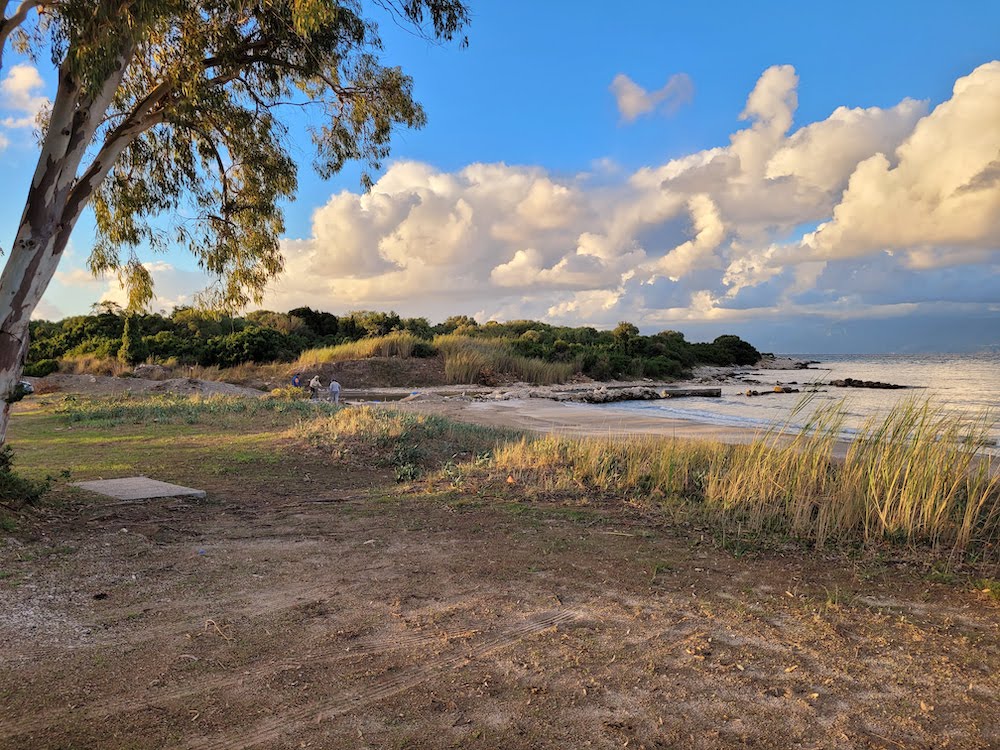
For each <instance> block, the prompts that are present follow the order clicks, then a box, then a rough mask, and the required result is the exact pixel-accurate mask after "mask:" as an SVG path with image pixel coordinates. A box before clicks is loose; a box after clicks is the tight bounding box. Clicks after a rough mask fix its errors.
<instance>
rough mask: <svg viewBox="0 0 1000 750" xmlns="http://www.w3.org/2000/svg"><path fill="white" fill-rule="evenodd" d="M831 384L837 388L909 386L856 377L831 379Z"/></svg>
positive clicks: (892, 387)
mask: <svg viewBox="0 0 1000 750" xmlns="http://www.w3.org/2000/svg"><path fill="white" fill-rule="evenodd" d="M830 385H833V386H836V387H837V388H886V389H894V388H908V387H909V386H905V385H896V384H895V383H881V382H879V381H877V380H855V379H854V378H844V379H843V380H831V381H830Z"/></svg>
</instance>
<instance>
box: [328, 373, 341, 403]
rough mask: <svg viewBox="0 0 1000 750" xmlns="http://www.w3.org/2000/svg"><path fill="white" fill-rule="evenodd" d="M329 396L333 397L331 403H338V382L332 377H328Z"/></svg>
mask: <svg viewBox="0 0 1000 750" xmlns="http://www.w3.org/2000/svg"><path fill="white" fill-rule="evenodd" d="M330 398H332V399H333V403H335V404H339V403H340V383H338V382H337V381H336V380H333V379H332V378H331V379H330Z"/></svg>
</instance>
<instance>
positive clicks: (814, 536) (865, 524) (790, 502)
mask: <svg viewBox="0 0 1000 750" xmlns="http://www.w3.org/2000/svg"><path fill="white" fill-rule="evenodd" d="M842 423H843V414H842V411H841V409H840V408H839V407H834V408H826V409H821V410H819V411H818V413H817V414H816V415H815V416H814V417H813V418H812V419H811V420H810V421H809V422H808V423H807V424H806V425H805V426H804V427H803V428H801V429H800V430H798V431H795V432H792V433H788V432H785V431H784V430H781V429H777V428H776V429H772V430H770V431H768V432H765V433H762V434H761V435H759V436H758V437H757V438H756V439H755V440H753V441H752V442H750V443H747V444H736V445H730V444H723V443H717V442H711V441H703V440H679V439H668V438H658V437H629V438H572V437H564V436H555V435H544V436H542V435H534V434H515V433H510V432H509V431H498V430H496V429H494V428H485V427H475V426H471V425H465V424H456V423H454V422H450V421H449V420H446V419H443V418H441V417H436V416H429V415H421V414H413V413H408V412H401V411H393V410H388V409H373V408H352V409H349V410H341V411H338V412H335V413H333V414H330V415H328V416H326V417H323V418H320V419H316V420H311V421H309V422H305V423H303V424H302V425H300V427H299V428H298V433H299V434H300V436H302V437H304V438H305V439H307V440H308V441H309V442H310V443H311V444H312V445H313V446H318V447H321V448H323V449H326V450H330V451H331V452H332V453H333V454H334V455H348V454H354V453H356V452H357V451H359V450H365V451H369V452H371V451H375V453H374V454H370V455H371V456H374V457H376V458H377V459H378V460H381V461H382V462H383V464H384V465H386V466H390V467H392V468H393V469H394V471H395V472H396V474H397V477H398V478H403V479H415V478H417V477H425V478H426V479H427V481H429V482H430V483H431V485H435V484H436V483H440V482H445V483H446V484H448V485H449V486H453V487H455V488H456V489H458V490H459V491H460V492H462V493H464V494H466V495H469V496H475V497H484V496H492V497H501V498H513V497H516V498H520V499H521V500H529V501H535V502H548V503H551V502H562V503H570V504H576V503H584V504H585V503H589V502H617V503H625V504H628V505H630V506H635V507H639V508H642V509H644V510H646V511H649V512H650V513H652V514H653V518H654V519H661V520H662V521H663V522H669V521H670V520H671V519H677V518H684V517H689V518H695V519H697V520H698V521H699V522H702V523H707V524H709V525H713V524H714V525H715V526H716V527H717V528H720V529H724V530H725V532H726V533H727V534H728V535H730V536H731V537H736V538H741V537H745V538H746V539H753V538H758V537H759V536H760V535H779V536H785V537H790V538H794V539H797V540H800V541H804V542H807V543H810V544H814V545H817V546H823V545H827V544H838V545H839V544H846V545H853V544H861V545H867V546H879V545H883V544H903V545H910V546H920V547H931V548H934V549H935V550H937V551H939V552H947V553H954V554H958V555H967V554H971V555H978V556H980V557H983V558H987V559H995V558H997V557H998V555H1000V548H998V542H1000V466H998V465H997V462H996V460H995V459H994V458H992V457H991V456H989V455H985V454H983V453H982V452H981V450H980V446H981V444H982V442H983V438H984V437H985V435H986V434H987V433H988V431H989V429H990V427H991V422H990V421H989V418H988V417H986V416H983V417H982V418H979V419H974V420H971V421H970V420H968V419H966V418H965V417H964V416H963V415H959V414H953V413H947V412H944V411H942V410H940V409H938V408H936V407H934V406H933V405H931V404H930V403H928V402H917V401H907V402H903V403H901V404H899V405H898V406H896V407H895V408H894V409H892V410H891V411H890V412H889V413H888V414H887V415H885V416H884V417H881V418H878V419H873V420H871V421H869V423H868V424H866V425H865V426H864V427H863V428H862V429H861V430H859V431H858V432H857V433H856V434H855V435H854V436H853V438H852V439H851V440H850V441H849V443H848V447H847V453H846V457H843V458H838V457H837V456H836V455H835V449H836V447H837V446H838V444H839V443H840V442H841V440H842V435H843V433H842V430H841V427H842ZM361 446H367V447H366V448H362V447H361ZM380 446H381V447H383V448H389V447H390V446H391V451H389V452H382V453H378V448H379V447H380Z"/></svg>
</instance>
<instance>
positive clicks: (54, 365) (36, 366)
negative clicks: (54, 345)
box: [23, 359, 59, 378]
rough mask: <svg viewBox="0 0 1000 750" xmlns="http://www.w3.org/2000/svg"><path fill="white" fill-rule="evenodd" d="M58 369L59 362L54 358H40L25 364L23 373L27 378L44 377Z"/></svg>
mask: <svg viewBox="0 0 1000 750" xmlns="http://www.w3.org/2000/svg"><path fill="white" fill-rule="evenodd" d="M58 369H59V363H58V362H57V361H56V360H54V359H40V360H38V361H37V362H34V363H32V364H30V365H25V366H24V370H23V373H24V374H25V375H27V376H28V377H29V378H44V377H45V376H46V375H51V374H52V373H54V372H56V371H57V370H58Z"/></svg>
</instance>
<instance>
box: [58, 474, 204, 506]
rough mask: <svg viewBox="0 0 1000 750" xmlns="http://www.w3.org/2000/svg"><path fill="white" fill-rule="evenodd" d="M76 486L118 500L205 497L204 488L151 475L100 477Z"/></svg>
mask: <svg viewBox="0 0 1000 750" xmlns="http://www.w3.org/2000/svg"><path fill="white" fill-rule="evenodd" d="M74 486H75V487H79V488H80V489H84V490H88V491H89V492H96V493H97V494H99V495H106V496H107V497H113V498H116V499H118V500H152V499H153V498H157V497H205V491H204V490H195V489H191V488H190V487H182V486H181V485H179V484H170V482H161V481H159V480H157V479H150V478H149V477H122V478H121V479H98V480H95V481H92V482H75V483H74Z"/></svg>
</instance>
